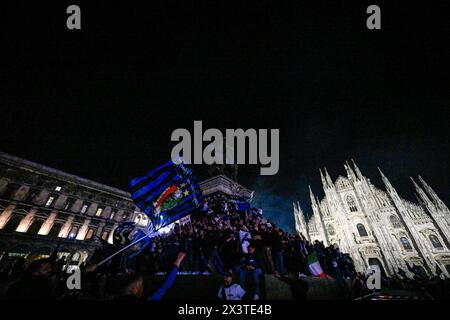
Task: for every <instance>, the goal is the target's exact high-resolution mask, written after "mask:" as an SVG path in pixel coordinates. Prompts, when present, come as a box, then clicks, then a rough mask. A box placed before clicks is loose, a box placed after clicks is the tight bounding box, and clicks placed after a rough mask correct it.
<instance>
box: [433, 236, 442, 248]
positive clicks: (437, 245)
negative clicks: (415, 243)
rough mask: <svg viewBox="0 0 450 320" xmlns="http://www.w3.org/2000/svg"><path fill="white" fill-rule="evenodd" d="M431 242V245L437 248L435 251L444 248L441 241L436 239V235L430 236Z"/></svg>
mask: <svg viewBox="0 0 450 320" xmlns="http://www.w3.org/2000/svg"><path fill="white" fill-rule="evenodd" d="M430 241H431V244H432V245H433V248H435V249H442V248H444V247H443V246H442V243H441V242H440V241H439V239H438V237H436V236H435V235H434V234H432V235H430Z"/></svg>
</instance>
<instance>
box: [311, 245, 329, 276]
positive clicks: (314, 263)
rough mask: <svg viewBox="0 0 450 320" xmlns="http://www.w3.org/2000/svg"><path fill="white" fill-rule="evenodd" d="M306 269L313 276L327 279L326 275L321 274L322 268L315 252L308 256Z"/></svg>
mask: <svg viewBox="0 0 450 320" xmlns="http://www.w3.org/2000/svg"><path fill="white" fill-rule="evenodd" d="M308 268H309V272H311V274H312V275H313V276H316V277H321V278H327V275H326V274H325V272H323V270H322V267H321V266H320V263H319V259H317V253H316V252H315V251H313V252H312V253H311V254H310V255H309V256H308Z"/></svg>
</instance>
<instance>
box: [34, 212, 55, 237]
mask: <svg viewBox="0 0 450 320" xmlns="http://www.w3.org/2000/svg"><path fill="white" fill-rule="evenodd" d="M56 216H57V213H56V211H52V212H51V213H50V215H49V216H48V218H47V220H45V222H44V223H43V224H42V227H41V229H39V232H38V234H39V235H42V236H46V235H48V233H49V232H50V229H51V228H52V226H53V223H54V222H55V219H56Z"/></svg>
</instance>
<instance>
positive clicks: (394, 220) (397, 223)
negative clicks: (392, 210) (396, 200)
mask: <svg viewBox="0 0 450 320" xmlns="http://www.w3.org/2000/svg"><path fill="white" fill-rule="evenodd" d="M389 219H390V220H391V224H392V226H393V227H394V228H401V227H402V224H401V223H400V220H399V219H398V217H397V216H395V215H392V216H390V217H389Z"/></svg>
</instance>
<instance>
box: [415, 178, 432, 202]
mask: <svg viewBox="0 0 450 320" xmlns="http://www.w3.org/2000/svg"><path fill="white" fill-rule="evenodd" d="M410 179H411V181H412V183H413V184H414V188H415V189H416V192H417V195H418V196H419V197H420V199H421V200H422V202H424V203H430V199H429V198H428V196H427V194H426V193H425V192H424V191H423V189H422V188H421V187H419V185H418V184H417V183H416V181H414V179H413V177H410Z"/></svg>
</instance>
